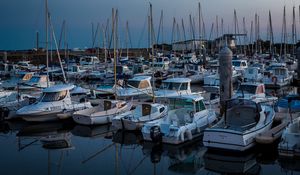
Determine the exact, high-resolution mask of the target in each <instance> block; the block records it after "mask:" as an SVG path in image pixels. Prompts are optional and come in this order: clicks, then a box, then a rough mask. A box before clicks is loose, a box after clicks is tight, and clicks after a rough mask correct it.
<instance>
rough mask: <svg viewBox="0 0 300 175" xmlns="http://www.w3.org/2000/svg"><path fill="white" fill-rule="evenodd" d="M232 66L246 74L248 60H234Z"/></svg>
mask: <svg viewBox="0 0 300 175" xmlns="http://www.w3.org/2000/svg"><path fill="white" fill-rule="evenodd" d="M232 66H233V67H234V70H236V71H237V72H238V73H241V74H242V75H244V72H245V69H247V68H248V63H247V60H239V59H238V60H232Z"/></svg>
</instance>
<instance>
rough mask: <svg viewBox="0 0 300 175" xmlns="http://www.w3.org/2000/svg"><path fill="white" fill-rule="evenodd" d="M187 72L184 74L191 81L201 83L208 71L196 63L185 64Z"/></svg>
mask: <svg viewBox="0 0 300 175" xmlns="http://www.w3.org/2000/svg"><path fill="white" fill-rule="evenodd" d="M186 70H187V73H186V74H185V76H186V77H187V78H190V79H191V83H192V84H194V83H202V82H203V81H204V77H205V76H206V75H208V74H209V72H208V71H207V70H206V69H204V68H203V67H202V66H200V65H198V64H189V65H187V69H186Z"/></svg>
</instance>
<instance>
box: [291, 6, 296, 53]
mask: <svg viewBox="0 0 300 175" xmlns="http://www.w3.org/2000/svg"><path fill="white" fill-rule="evenodd" d="M292 35H293V47H292V49H293V50H292V53H293V55H294V54H295V44H296V42H297V28H296V13H295V6H293V24H292Z"/></svg>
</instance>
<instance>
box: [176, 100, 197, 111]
mask: <svg viewBox="0 0 300 175" xmlns="http://www.w3.org/2000/svg"><path fill="white" fill-rule="evenodd" d="M179 108H185V109H190V110H193V111H194V103H193V101H192V100H190V99H170V109H179Z"/></svg>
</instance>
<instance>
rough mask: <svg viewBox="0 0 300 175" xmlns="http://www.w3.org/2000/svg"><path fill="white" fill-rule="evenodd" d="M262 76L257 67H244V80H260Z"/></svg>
mask: <svg viewBox="0 0 300 175" xmlns="http://www.w3.org/2000/svg"><path fill="white" fill-rule="evenodd" d="M262 78H263V73H261V70H260V68H259V67H248V68H247V69H245V73H244V81H245V82H261V81H262Z"/></svg>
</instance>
